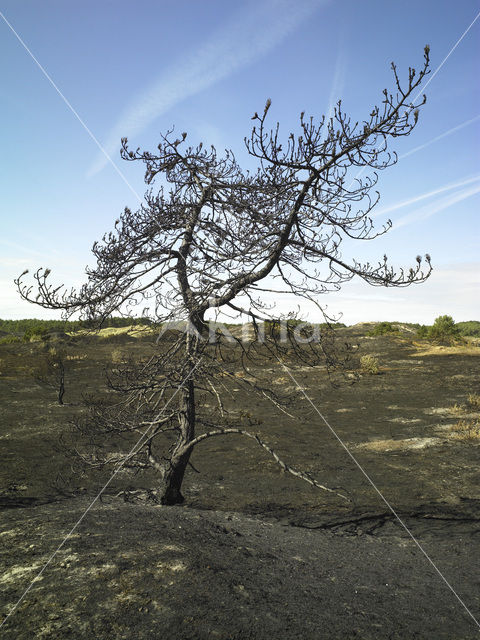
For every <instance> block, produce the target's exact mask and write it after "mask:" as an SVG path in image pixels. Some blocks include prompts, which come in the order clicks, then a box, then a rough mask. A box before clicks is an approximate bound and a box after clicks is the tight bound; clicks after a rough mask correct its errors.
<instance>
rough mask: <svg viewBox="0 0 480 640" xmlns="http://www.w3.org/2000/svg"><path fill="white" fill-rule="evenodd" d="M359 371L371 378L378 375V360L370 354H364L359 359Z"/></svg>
mask: <svg viewBox="0 0 480 640" xmlns="http://www.w3.org/2000/svg"><path fill="white" fill-rule="evenodd" d="M360 370H361V372H362V373H368V374H370V375H372V376H374V375H377V374H378V373H380V366H379V364H378V358H376V357H375V356H372V355H370V354H365V355H364V356H362V357H361V358H360Z"/></svg>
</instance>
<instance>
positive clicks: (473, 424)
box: [451, 418, 480, 442]
mask: <svg viewBox="0 0 480 640" xmlns="http://www.w3.org/2000/svg"><path fill="white" fill-rule="evenodd" d="M451 437H452V438H454V439H455V440H463V441H466V442H471V441H474V440H480V420H479V419H478V418H474V419H473V420H470V419H469V420H465V419H463V420H459V421H458V422H457V424H455V425H453V427H452V428H451Z"/></svg>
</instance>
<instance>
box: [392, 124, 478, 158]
mask: <svg viewBox="0 0 480 640" xmlns="http://www.w3.org/2000/svg"><path fill="white" fill-rule="evenodd" d="M477 120H480V115H478V116H475V117H474V118H470V120H466V121H465V122H462V123H461V124H458V125H457V126H456V127H452V128H451V129H449V130H448V131H445V132H444V133H441V134H440V135H439V136H435V138H432V139H431V140H428V142H425V143H424V144H420V145H419V146H418V147H415V148H414V149H411V150H410V151H407V152H406V153H403V154H402V155H401V156H399V158H398V159H399V160H402V158H407V157H408V156H411V155H412V154H413V153H417V151H422V149H426V148H427V147H429V146H430V145H431V144H433V143H434V142H438V141H439V140H441V139H442V138H446V137H447V136H450V135H451V134H452V133H456V132H457V131H460V129H463V128H464V127H468V125H470V124H473V123H474V122H477Z"/></svg>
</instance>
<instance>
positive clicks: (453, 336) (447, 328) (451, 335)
mask: <svg viewBox="0 0 480 640" xmlns="http://www.w3.org/2000/svg"><path fill="white" fill-rule="evenodd" d="M417 336H418V337H419V338H426V339H427V340H433V341H435V342H454V341H455V340H458V339H459V338H460V337H461V334H460V329H459V327H458V326H457V325H456V324H455V321H454V319H453V318H452V316H448V315H445V316H438V318H435V322H434V323H433V325H432V326H431V327H428V326H425V325H422V326H421V327H419V329H418V330H417Z"/></svg>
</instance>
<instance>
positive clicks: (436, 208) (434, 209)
mask: <svg viewBox="0 0 480 640" xmlns="http://www.w3.org/2000/svg"><path fill="white" fill-rule="evenodd" d="M477 193H480V182H478V181H477V183H476V184H475V185H473V186H472V187H469V188H467V189H462V190H461V191H459V192H457V193H453V194H450V195H448V196H446V197H444V198H440V199H439V200H436V201H435V202H432V203H431V204H428V205H426V206H425V207H421V208H420V209H416V210H415V211H412V213H409V214H408V215H406V216H403V218H400V219H399V220H396V221H395V222H394V223H393V229H398V228H399V227H404V226H405V225H407V224H410V223H412V222H418V221H419V220H425V219H426V218H430V217H431V216H433V215H435V214H436V213H440V211H444V210H445V209H448V208H449V207H451V206H453V205H454V204H457V203H458V202H462V200H466V199H467V198H471V197H472V196H474V195H476V194H477Z"/></svg>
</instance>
